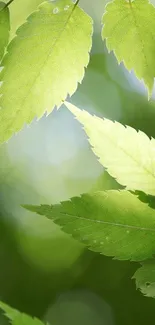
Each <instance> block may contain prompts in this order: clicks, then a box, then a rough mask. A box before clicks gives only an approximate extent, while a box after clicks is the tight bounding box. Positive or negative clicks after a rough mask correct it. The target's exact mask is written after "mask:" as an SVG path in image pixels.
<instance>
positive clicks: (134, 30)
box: [102, 0, 155, 97]
mask: <svg viewBox="0 0 155 325" xmlns="http://www.w3.org/2000/svg"><path fill="white" fill-rule="evenodd" d="M103 24H104V26H103V29H102V38H103V39H106V46H107V48H108V50H109V51H114V53H115V55H116V58H117V60H118V62H119V63H120V62H121V61H123V62H124V65H125V66H126V68H127V69H128V70H132V69H134V71H135V74H136V76H137V77H138V78H139V79H143V80H144V82H145V84H146V87H147V88H148V93H149V97H150V96H151V94H152V89H153V84H154V77H155V60H154V57H155V41H154V40H155V8H154V6H153V5H152V4H150V2H149V1H148V0H114V1H112V2H111V3H109V4H108V5H107V7H106V12H105V14H104V15H103Z"/></svg>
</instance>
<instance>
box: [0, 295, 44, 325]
mask: <svg viewBox="0 0 155 325" xmlns="http://www.w3.org/2000/svg"><path fill="white" fill-rule="evenodd" d="M0 308H1V309H3V311H4V313H5V315H6V317H7V318H9V319H10V321H11V324H12V325H43V323H42V322H41V320H39V319H37V318H32V317H31V316H28V315H26V314H24V313H20V312H19V311H18V310H16V309H14V308H12V307H10V306H8V305H6V304H5V303H3V302H2V301H0Z"/></svg>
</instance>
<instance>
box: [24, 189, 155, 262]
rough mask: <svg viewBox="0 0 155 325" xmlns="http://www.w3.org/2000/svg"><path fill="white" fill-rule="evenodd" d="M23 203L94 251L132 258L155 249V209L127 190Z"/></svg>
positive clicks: (137, 258)
mask: <svg viewBox="0 0 155 325" xmlns="http://www.w3.org/2000/svg"><path fill="white" fill-rule="evenodd" d="M25 207H26V208H27V209H29V210H30V211H34V212H37V213H38V214H41V215H45V216H46V217H47V218H49V219H52V220H53V221H54V222H55V223H56V224H58V225H59V226H61V228H62V230H63V231H64V232H66V233H69V234H71V235H72V236H73V237H74V238H75V239H77V240H79V241H80V242H82V243H84V244H85V245H87V246H88V247H89V249H91V250H93V251H95V252H100V253H102V254H104V255H107V256H114V257H115V258H117V259H120V260H127V259H130V260H133V261H141V260H144V259H147V258H148V257H151V256H152V254H154V253H155V212H154V210H153V209H151V208H150V207H149V206H147V205H146V204H145V203H142V202H141V201H140V200H139V199H138V198H137V197H136V196H135V195H133V194H132V193H130V192H128V191H117V190H110V191H101V192H96V193H92V194H84V195H82V196H81V197H74V198H71V200H70V201H65V202H62V203H61V204H60V205H53V206H49V205H41V206H25Z"/></svg>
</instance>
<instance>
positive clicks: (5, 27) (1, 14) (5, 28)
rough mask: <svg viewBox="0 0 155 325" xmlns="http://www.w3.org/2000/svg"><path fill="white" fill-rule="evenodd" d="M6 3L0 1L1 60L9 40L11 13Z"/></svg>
mask: <svg viewBox="0 0 155 325" xmlns="http://www.w3.org/2000/svg"><path fill="white" fill-rule="evenodd" d="M4 6H5V3H3V2H0V61H1V59H2V57H3V54H4V50H5V47H6V46H7V44H8V41H9V30H10V15H9V9H8V7H5V8H4Z"/></svg>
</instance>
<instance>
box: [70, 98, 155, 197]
mask: <svg viewBox="0 0 155 325" xmlns="http://www.w3.org/2000/svg"><path fill="white" fill-rule="evenodd" d="M65 105H66V106H67V107H68V108H69V110H70V111H71V112H72V113H73V114H74V115H75V116H76V118H77V119H78V121H79V122H80V123H82V124H83V126H84V130H85V132H86V134H87V135H88V137H89V139H88V140H89V142H90V144H91V146H92V150H93V152H94V153H95V154H96V156H97V157H99V161H100V163H101V164H102V165H103V166H104V167H105V168H106V169H107V171H108V173H109V174H110V175H111V176H113V177H114V178H115V179H116V180H117V181H118V183H120V184H121V185H123V186H126V188H127V189H130V190H139V191H143V192H145V193H147V194H150V195H155V139H153V138H152V139H151V140H150V139H149V138H148V137H147V135H146V134H145V133H143V132H141V131H138V132H137V131H136V130H135V129H133V128H131V127H129V126H126V127H125V126H124V125H122V124H120V123H118V122H113V121H111V120H108V119H101V118H99V117H97V116H92V115H90V114H89V113H88V112H86V111H84V110H80V109H78V108H77V107H76V106H74V105H72V104H70V103H68V102H65Z"/></svg>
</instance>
